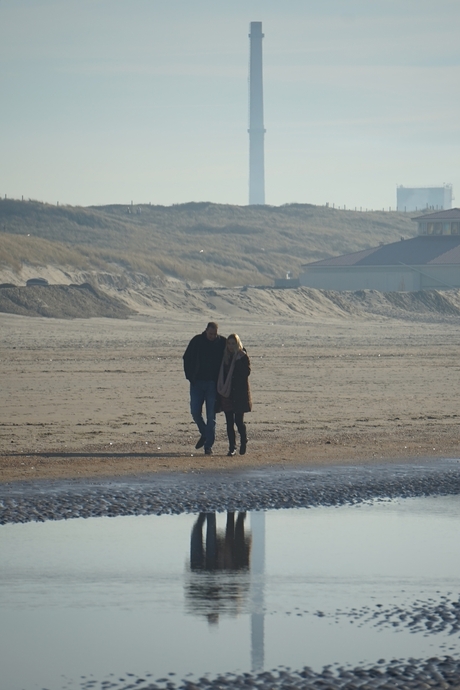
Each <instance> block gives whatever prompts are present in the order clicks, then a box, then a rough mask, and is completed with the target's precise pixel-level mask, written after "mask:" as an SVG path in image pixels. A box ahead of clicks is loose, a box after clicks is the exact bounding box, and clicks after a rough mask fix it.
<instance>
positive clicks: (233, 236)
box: [0, 199, 416, 286]
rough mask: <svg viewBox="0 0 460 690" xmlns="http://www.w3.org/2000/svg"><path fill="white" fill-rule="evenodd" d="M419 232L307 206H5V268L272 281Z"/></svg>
mask: <svg viewBox="0 0 460 690" xmlns="http://www.w3.org/2000/svg"><path fill="white" fill-rule="evenodd" d="M415 233H416V225H415V223H414V222H413V221H411V218H410V216H409V215H407V214H404V213H397V212H386V213H384V212H366V213H360V212H354V211H345V210H338V209H332V208H327V207H321V206H312V205H309V204H290V205H286V206H277V207H275V206H229V205H220V204H211V203H207V202H203V203H189V204H181V205H173V206H167V207H166V206H150V205H139V206H134V207H128V206H124V205H111V206H101V207H86V208H82V207H71V206H51V205H50V204H43V203H39V202H35V201H16V200H10V199H2V200H0V263H1V264H3V265H6V266H10V267H12V268H13V269H14V270H16V271H17V270H19V269H18V267H20V266H21V264H22V263H25V262H27V263H31V264H32V265H44V264H47V263H48V264H57V265H67V266H69V267H74V268H75V269H84V270H96V271H99V270H114V269H116V270H119V271H120V272H128V273H142V274H144V275H146V276H148V277H151V278H153V277H156V276H164V275H171V276H174V277H176V278H180V279H183V280H188V281H192V282H196V283H201V282H202V281H204V280H209V281H214V282H217V283H220V284H222V285H227V286H232V285H241V284H271V283H272V282H273V279H274V278H275V277H282V276H283V275H284V274H285V273H286V272H287V271H291V272H292V274H293V275H297V274H298V273H299V271H300V268H301V265H302V264H304V263H308V262H310V261H316V260H319V259H325V258H327V257H330V256H336V255H339V254H344V253H348V252H353V251H359V250H361V249H365V248H368V247H372V246H376V245H378V244H379V242H385V243H388V242H393V241H397V240H399V239H400V237H401V236H404V237H411V236H414V235H415ZM28 235H30V236H28Z"/></svg>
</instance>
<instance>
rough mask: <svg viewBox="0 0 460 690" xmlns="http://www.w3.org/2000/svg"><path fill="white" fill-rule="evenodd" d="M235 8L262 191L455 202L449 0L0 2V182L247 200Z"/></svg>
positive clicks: (88, 194)
mask: <svg viewBox="0 0 460 690" xmlns="http://www.w3.org/2000/svg"><path fill="white" fill-rule="evenodd" d="M251 21H261V22H262V26H263V32H264V34H265V38H264V41H263V51H264V54H263V60H264V112H265V128H266V130H267V132H266V135H265V187H266V202H267V204H272V205H276V206H278V205H281V204H286V203H312V204H320V205H321V204H325V203H329V204H330V205H331V206H332V204H334V205H335V206H336V207H338V206H339V207H341V208H343V207H344V206H346V208H355V207H356V208H363V209H365V208H369V209H371V208H372V209H379V208H385V209H386V210H387V209H389V208H394V207H395V205H396V186H397V185H404V186H409V187H410V186H417V187H418V186H422V187H423V186H441V185H443V184H449V183H450V184H452V185H453V192H454V197H455V194H456V193H458V195H459V201H458V202H456V201H454V202H453V203H454V205H458V206H460V117H459V115H460V88H459V84H460V40H459V35H460V31H459V29H460V2H459V1H458V0H232V2H228V1H226V2H224V1H223V0H213V1H212V2H211V0H129V1H128V0H0V196H2V197H4V196H5V195H7V197H9V198H10V197H13V198H19V199H20V198H22V197H24V199H28V198H32V199H37V200H40V201H45V202H49V203H53V204H55V203H57V202H59V203H60V204H72V205H83V206H87V205H100V204H110V203H120V204H125V203H126V204H129V203H131V201H133V202H134V203H135V204H136V203H152V204H163V205H170V204H177V203H185V202H189V201H211V202H216V203H229V204H239V205H246V204H247V203H248V177H249V170H248V168H249V136H248V132H247V128H248V66H249V38H248V33H249V24H250V22H251Z"/></svg>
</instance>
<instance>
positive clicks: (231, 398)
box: [217, 333, 252, 456]
mask: <svg viewBox="0 0 460 690" xmlns="http://www.w3.org/2000/svg"><path fill="white" fill-rule="evenodd" d="M250 373H251V363H250V361H249V357H248V355H247V353H246V350H245V349H244V347H243V344H242V342H241V340H240V338H239V336H238V335H237V334H236V333H232V334H231V335H229V336H228V338H227V342H226V346H225V350H224V356H223V359H222V364H221V366H220V371H219V378H218V380H217V392H218V393H219V402H220V408H221V409H222V410H223V412H224V413H225V419H226V422H227V436H228V445H229V448H228V453H227V455H230V456H231V455H235V454H236V435H235V424H236V428H237V429H238V433H239V435H240V455H244V454H245V453H246V445H247V442H248V438H247V435H246V424H245V423H244V413H245V412H250V411H251V409H252V401H251V391H250V389H249V381H248V378H249V374H250Z"/></svg>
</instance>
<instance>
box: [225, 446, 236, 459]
mask: <svg viewBox="0 0 460 690" xmlns="http://www.w3.org/2000/svg"><path fill="white" fill-rule="evenodd" d="M234 455H236V448H229V449H228V453H227V456H228V457H233V456H234Z"/></svg>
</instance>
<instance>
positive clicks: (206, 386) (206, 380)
mask: <svg viewBox="0 0 460 690" xmlns="http://www.w3.org/2000/svg"><path fill="white" fill-rule="evenodd" d="M217 328H218V326H217V323H215V322H214V321H210V322H209V323H208V325H207V326H206V330H205V331H203V333H200V334H199V335H196V336H194V337H193V338H192V339H191V341H190V342H189V344H188V346H187V349H186V350H185V352H184V357H183V360H184V372H185V378H186V379H187V380H188V381H190V412H191V413H192V417H193V421H194V422H195V424H196V425H197V427H198V431H199V432H200V438H199V439H198V441H197V443H196V445H195V448H197V449H198V448H202V447H203V446H204V452H205V454H206V455H212V446H213V444H214V439H215V435H216V411H215V405H216V397H217V389H216V384H217V377H218V375H219V369H220V364H221V362H222V356H223V354H224V350H225V338H224V337H223V336H221V335H217ZM203 403H204V404H205V405H206V423H205V421H204V419H203Z"/></svg>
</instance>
